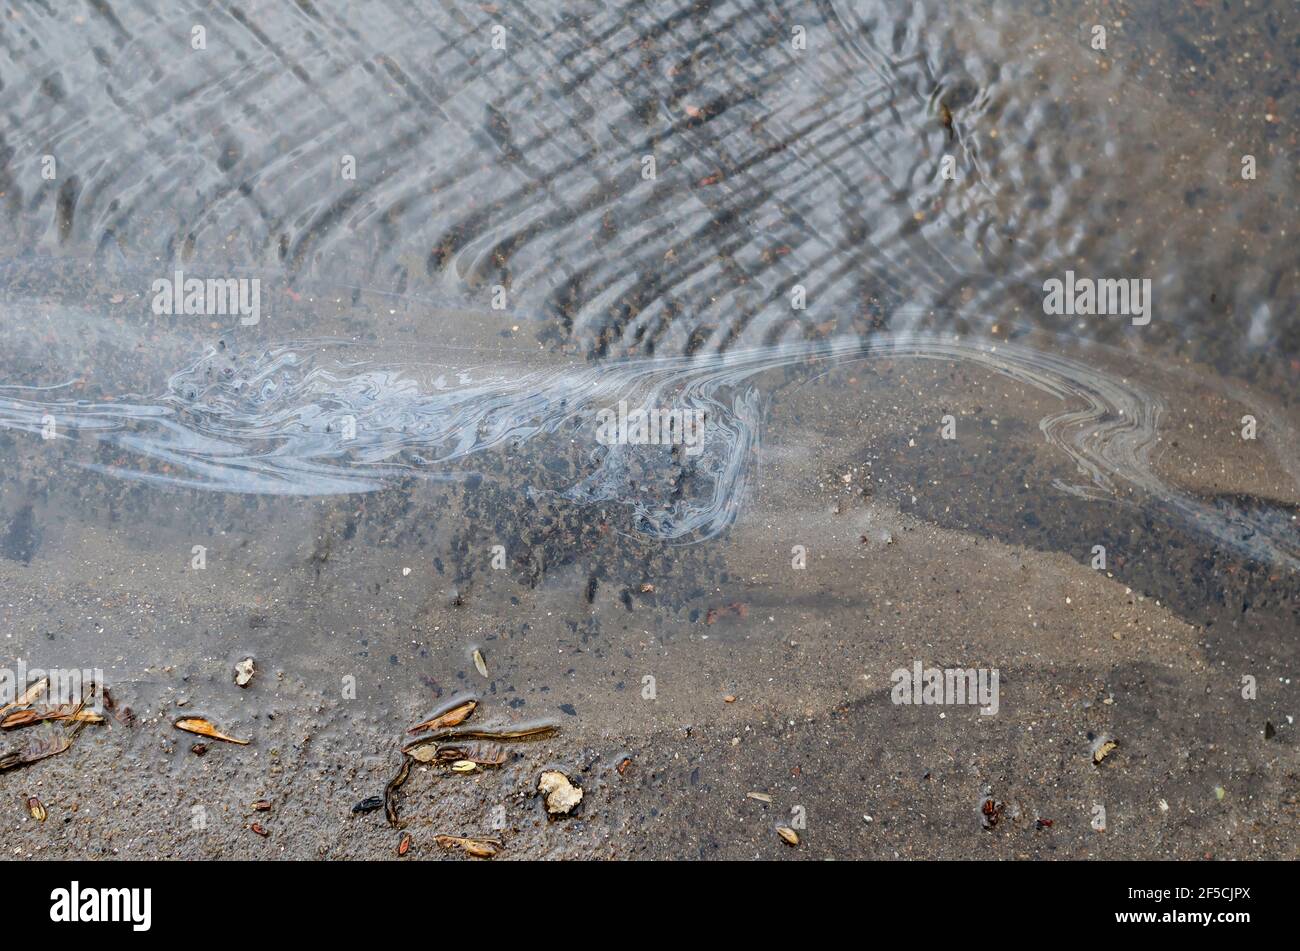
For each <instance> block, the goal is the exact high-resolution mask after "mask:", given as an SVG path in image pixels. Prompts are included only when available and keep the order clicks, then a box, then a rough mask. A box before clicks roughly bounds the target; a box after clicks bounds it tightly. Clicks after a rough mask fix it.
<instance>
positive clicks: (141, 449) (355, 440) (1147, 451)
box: [0, 333, 1300, 567]
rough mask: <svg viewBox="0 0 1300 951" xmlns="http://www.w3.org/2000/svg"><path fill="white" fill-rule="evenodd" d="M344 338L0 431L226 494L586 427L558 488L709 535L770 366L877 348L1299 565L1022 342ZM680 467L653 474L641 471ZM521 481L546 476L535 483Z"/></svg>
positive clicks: (60, 408) (1110, 487)
mask: <svg viewBox="0 0 1300 951" xmlns="http://www.w3.org/2000/svg"><path fill="white" fill-rule="evenodd" d="M349 349H350V348H349V346H348V345H347V344H345V343H343V342H341V341H328V340H320V341H309V340H304V341H294V342H290V343H285V344H282V345H279V346H275V347H272V348H270V349H268V350H259V351H257V352H253V353H249V354H246V355H240V354H237V353H233V352H228V351H227V350H225V349H224V348H220V349H219V348H211V349H209V350H208V352H206V353H205V354H204V355H203V356H202V357H201V358H199V359H198V360H196V361H195V362H194V363H192V364H191V365H189V366H186V367H185V368H183V369H181V370H179V371H177V372H175V373H174V374H172V375H171V377H170V379H169V384H168V388H167V391H166V392H165V393H162V394H160V395H158V396H156V397H154V398H151V399H140V398H134V399H133V398H124V399H122V400H120V401H118V400H114V401H112V402H106V401H100V402H88V401H80V400H72V399H60V398H59V396H60V390H61V389H62V388H61V387H58V386H54V387H30V386H4V387H0V426H3V427H5V428H10V429H17V430H25V431H27V432H30V433H39V432H40V431H41V429H42V426H43V425H44V421H45V420H46V419H47V417H53V418H54V419H55V420H56V421H57V422H58V423H59V425H60V426H62V427H63V428H64V429H65V430H67V431H70V432H71V433H74V434H76V435H77V436H82V435H84V436H87V437H90V438H93V439H97V440H106V441H109V442H111V443H113V444H114V445H116V446H118V447H120V448H121V449H123V450H126V451H128V452H129V453H131V454H133V455H135V456H137V457H141V458H143V459H148V460H154V461H156V462H160V463H165V464H166V465H167V471H166V472H160V471H157V470H145V469H144V468H136V469H124V468H113V469H111V470H110V469H108V468H107V467H105V466H103V465H102V464H98V463H96V464H92V465H91V467H92V468H95V469H99V470H101V471H112V472H113V473H114V474H116V475H120V476H123V477H127V478H138V479H148V480H154V481H159V482H163V483H168V484H173V485H184V486H190V487H196V488H201V489H211V490H215V491H224V492H244V493H272V494H283V495H304V496H306V495H321V494H335V493H347V492H366V491H373V490H376V489H379V488H382V487H384V486H386V485H388V484H390V483H391V482H392V481H393V480H396V479H399V478H403V477H410V476H417V477H425V478H435V479H436V478H455V477H460V476H457V475H456V473H455V470H454V467H453V464H455V463H458V462H461V461H469V462H471V463H472V461H473V457H474V456H475V455H476V454H480V453H485V452H488V451H492V450H498V451H513V450H515V449H518V448H519V447H522V446H524V445H525V444H528V443H531V442H534V441H537V440H545V439H552V440H556V441H563V442H566V443H567V442H574V443H576V444H577V445H579V446H580V447H582V448H581V450H580V451H581V452H582V454H583V456H584V459H585V461H584V467H585V470H586V471H585V473H584V474H583V475H582V476H581V478H579V479H577V480H576V481H574V482H573V483H572V484H570V485H568V486H565V487H563V488H562V489H559V490H556V491H558V494H560V495H561V496H563V497H564V498H566V499H568V500H570V501H572V502H575V503H579V504H584V503H598V502H599V503H606V504H609V503H612V504H615V505H624V506H627V508H628V509H629V511H630V512H631V515H632V517H631V519H630V526H631V530H632V531H635V532H638V533H641V534H644V535H647V536H650V537H654V538H659V539H664V540H675V541H680V542H689V541H698V540H702V539H707V538H713V537H716V536H717V535H719V534H720V533H721V532H723V531H724V530H725V529H726V528H727V527H728V526H729V525H730V524H731V523H732V522H733V521H734V520H735V518H736V516H737V513H738V512H739V510H740V508H741V506H742V504H743V502H744V498H745V494H746V489H747V485H748V480H749V477H750V470H751V467H752V465H753V464H754V460H755V457H756V456H757V454H758V453H757V450H758V448H759V441H760V433H761V423H762V410H763V406H764V402H765V400H766V399H768V398H771V397H772V394H770V393H765V392H764V391H763V388H762V387H761V386H760V385H759V383H758V381H757V380H756V377H758V376H759V375H760V374H762V373H763V372H764V371H767V370H772V369H776V368H782V367H791V366H795V365H809V366H818V365H837V364H844V363H848V362H851V361H862V360H872V359H879V358H890V359H898V358H910V359H932V360H947V361H965V362H968V363H971V364H974V365H977V366H980V367H983V368H986V369H988V370H990V371H993V372H996V373H998V374H1001V375H1003V376H1005V377H1008V378H1010V379H1013V380H1015V381H1017V382H1018V383H1021V384H1024V385H1026V386H1029V387H1033V388H1035V389H1037V390H1039V391H1042V392H1043V393H1046V394H1048V395H1050V396H1052V397H1054V398H1057V399H1059V400H1060V401H1061V404H1062V408H1061V410H1060V411H1059V412H1056V413H1053V414H1051V415H1049V416H1047V417H1046V418H1044V419H1043V420H1041V422H1040V424H1039V428H1040V429H1041V431H1042V434H1043V437H1044V439H1045V440H1046V442H1047V443H1048V445H1049V446H1050V447H1052V448H1054V449H1055V450H1059V451H1060V452H1062V453H1064V454H1065V455H1066V456H1067V457H1068V458H1069V460H1070V461H1071V462H1072V463H1073V464H1074V465H1075V466H1076V467H1077V470H1078V472H1079V474H1080V476H1082V477H1083V478H1082V480H1081V481H1080V482H1079V483H1077V484H1073V483H1066V482H1062V481H1057V482H1056V483H1055V488H1056V489H1057V490H1059V491H1063V492H1068V493H1071V494H1075V495H1078V496H1082V497H1085V498H1095V499H1108V498H1115V497H1117V493H1116V490H1117V489H1118V488H1119V487H1120V486H1121V485H1127V486H1129V487H1132V488H1135V489H1137V490H1140V491H1141V492H1143V493H1145V494H1146V495H1147V496H1149V497H1150V498H1151V499H1152V500H1154V501H1155V502H1157V503H1158V504H1161V505H1164V506H1166V507H1167V508H1168V509H1170V510H1171V511H1173V512H1174V513H1176V514H1177V515H1178V516H1180V517H1181V518H1183V519H1185V520H1187V521H1188V522H1189V523H1191V524H1192V525H1193V526H1195V527H1196V528H1197V529H1199V530H1200V531H1202V532H1204V533H1206V534H1208V535H1209V536H1212V537H1213V538H1214V539H1216V540H1217V541H1218V542H1220V543H1221V544H1224V545H1227V546H1229V547H1232V548H1235V549H1237V550H1239V551H1241V552H1243V553H1246V554H1248V555H1250V556H1252V557H1255V558H1258V559H1261V560H1264V561H1268V562H1273V563H1278V564H1284V565H1288V566H1291V567H1296V566H1298V565H1300V545H1297V538H1296V536H1295V532H1294V529H1293V528H1292V527H1290V526H1289V525H1288V524H1287V523H1286V521H1285V519H1284V518H1281V517H1272V516H1270V513H1269V512H1267V511H1263V512H1260V511H1252V512H1247V511H1244V510H1233V509H1231V508H1226V507H1225V506H1224V505H1223V504H1219V505H1211V504H1209V503H1207V502H1205V501H1202V500H1200V499H1198V498H1196V497H1194V496H1192V495H1190V494H1188V493H1185V492H1182V491H1180V490H1178V489H1177V488H1176V487H1174V486H1171V485H1169V484H1167V483H1166V482H1164V481H1163V480H1161V479H1160V478H1159V477H1158V476H1157V475H1156V474H1155V473H1154V471H1153V469H1152V466H1151V460H1150V455H1151V452H1152V449H1153V448H1154V446H1155V444H1156V439H1157V434H1158V431H1159V425H1160V419H1161V415H1162V412H1163V411H1164V404H1163V402H1162V400H1161V398H1160V397H1159V396H1158V395H1156V394H1153V393H1150V392H1146V391H1144V390H1142V389H1141V388H1139V387H1138V386H1137V385H1135V384H1133V383H1130V382H1128V381H1125V380H1121V379H1119V378H1117V377H1114V376H1111V375H1108V374H1105V373H1102V372H1099V371H1097V370H1095V369H1093V368H1091V367H1089V366H1087V365H1085V364H1082V363H1079V362H1077V361H1075V360H1073V359H1070V358H1067V357H1064V356H1060V355H1055V354H1050V353H1043V352H1040V351H1037V350H1034V349H1031V348H1029V347H1025V346H1020V345H1016V344H1006V343H1002V344H990V343H984V342H972V341H966V340H963V339H961V338H956V337H951V336H937V335H932V334H922V333H898V334H884V333H882V334H878V335H876V336H874V337H873V338H871V339H870V340H868V341H867V342H865V343H863V342H860V341H857V340H848V339H846V340H843V341H836V342H828V343H824V344H816V345H814V344H807V343H800V344H788V345H783V346H776V347H767V348H759V349H751V350H733V351H729V352H727V353H723V354H710V355H700V356H695V357H661V358H653V359H644V358H643V359H636V360H625V361H609V362H606V363H603V364H601V365H598V366H587V365H582V366H578V367H576V368H565V369H560V370H545V371H542V370H517V369H514V368H508V367H489V368H479V369H454V368H446V367H434V366H428V365H423V366H421V365H412V366H395V365H381V364H377V363H373V362H369V361H364V360H356V359H349V356H350V354H349ZM619 401H625V402H626V403H627V404H628V405H629V406H631V407H639V406H644V407H668V408H674V409H679V410H694V411H698V412H702V413H703V415H704V419H705V425H704V430H703V440H702V444H701V445H700V447H699V451H698V452H697V453H687V452H685V450H684V447H683V446H681V445H676V446H674V445H671V444H659V445H641V446H636V445H619V444H613V445H609V444H604V443H602V442H600V441H598V439H597V438H596V433H595V421H596V419H597V417H598V413H599V412H600V410H602V409H606V408H609V407H611V406H613V405H615V404H617V403H618V402H619ZM665 463H670V464H671V466H675V467H677V468H679V469H680V470H681V471H680V472H678V473H677V474H676V475H675V477H674V478H672V479H668V480H664V479H662V478H660V479H659V480H657V481H658V482H659V483H660V484H661V485H662V484H667V485H668V488H666V489H660V490H656V489H655V488H654V487H653V485H652V484H651V480H643V479H641V478H640V477H639V476H640V473H642V472H651V473H654V472H658V473H660V474H662V473H663V471H665V468H666V467H665ZM520 491H538V489H537V488H536V487H522V488H521V489H520Z"/></svg>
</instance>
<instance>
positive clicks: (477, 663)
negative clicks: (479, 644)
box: [474, 648, 488, 677]
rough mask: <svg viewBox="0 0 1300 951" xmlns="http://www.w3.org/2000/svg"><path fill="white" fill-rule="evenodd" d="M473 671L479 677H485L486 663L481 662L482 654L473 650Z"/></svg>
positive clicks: (486, 673)
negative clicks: (477, 673)
mask: <svg viewBox="0 0 1300 951" xmlns="http://www.w3.org/2000/svg"><path fill="white" fill-rule="evenodd" d="M474 669H475V670H477V671H478V672H479V676H480V677H486V676H487V675H488V672H487V663H486V662H485V661H484V660H483V652H482V651H480V650H478V649H477V648H475V650H474Z"/></svg>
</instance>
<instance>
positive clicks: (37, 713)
mask: <svg viewBox="0 0 1300 951" xmlns="http://www.w3.org/2000/svg"><path fill="white" fill-rule="evenodd" d="M45 720H73V721H77V722H81V723H103V722H104V718H103V717H101V716H100V715H99V714H98V713H92V712H91V711H89V710H76V711H75V712H70V711H69V710H68V709H67V708H65V707H58V708H56V709H53V710H32V709H28V710H15V711H14V712H13V713H10V714H9V715H8V716H6V717H5V718H4V719H3V720H0V729H3V730H12V729H14V728H15V727H20V726H30V725H31V724H33V723H41V722H43V721H45Z"/></svg>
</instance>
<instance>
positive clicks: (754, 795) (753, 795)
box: [745, 792, 772, 802]
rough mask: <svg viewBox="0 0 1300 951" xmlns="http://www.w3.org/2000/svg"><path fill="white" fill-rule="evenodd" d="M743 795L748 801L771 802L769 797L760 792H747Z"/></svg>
mask: <svg viewBox="0 0 1300 951" xmlns="http://www.w3.org/2000/svg"><path fill="white" fill-rule="evenodd" d="M745 795H746V796H748V797H749V798H750V799H757V800H758V801H759V802H771V801H772V797H771V796H769V795H768V794H767V793H761V792H748V793H745Z"/></svg>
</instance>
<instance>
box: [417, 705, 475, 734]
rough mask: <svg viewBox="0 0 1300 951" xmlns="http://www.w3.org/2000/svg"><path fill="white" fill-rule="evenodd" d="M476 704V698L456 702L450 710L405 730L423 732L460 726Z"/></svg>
mask: <svg viewBox="0 0 1300 951" xmlns="http://www.w3.org/2000/svg"><path fill="white" fill-rule="evenodd" d="M477 706H478V701H477V700H465V701H463V702H462V703H458V704H456V705H455V706H454V707H452V708H451V709H450V710H446V711H444V712H442V713H439V714H437V715H436V716H433V717H430V718H429V719H428V720H425V721H424V722H422V723H417V724H416V725H415V726H413V727H411V728H410V729H409V730H407V731H406V732H407V733H423V732H425V731H428V730H445V729H447V728H449V727H453V726H460V725H461V724H462V723H464V722H465V721H466V720H468V719H469V717H470V714H471V713H473V712H474V708H475V707H477Z"/></svg>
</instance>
